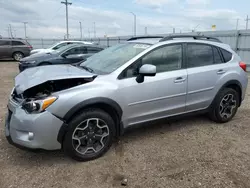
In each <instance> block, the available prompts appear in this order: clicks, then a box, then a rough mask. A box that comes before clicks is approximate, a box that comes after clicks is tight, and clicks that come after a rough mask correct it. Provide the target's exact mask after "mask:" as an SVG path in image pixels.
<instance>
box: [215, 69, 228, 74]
mask: <svg viewBox="0 0 250 188" xmlns="http://www.w3.org/2000/svg"><path fill="white" fill-rule="evenodd" d="M225 72H226V71H225V70H223V69H220V70H218V71H217V74H224V73H225Z"/></svg>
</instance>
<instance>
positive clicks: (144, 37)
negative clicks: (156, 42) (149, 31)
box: [127, 36, 164, 41]
mask: <svg viewBox="0 0 250 188" xmlns="http://www.w3.org/2000/svg"><path fill="white" fill-rule="evenodd" d="M150 38H151V39H153V38H159V39H160V38H164V37H163V36H139V37H132V38H130V39H128V40H127V41H132V40H138V39H150Z"/></svg>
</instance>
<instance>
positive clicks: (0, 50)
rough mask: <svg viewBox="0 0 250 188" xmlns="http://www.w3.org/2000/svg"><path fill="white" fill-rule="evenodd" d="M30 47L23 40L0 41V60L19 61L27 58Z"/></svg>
mask: <svg viewBox="0 0 250 188" xmlns="http://www.w3.org/2000/svg"><path fill="white" fill-rule="evenodd" d="M32 49H33V48H32V46H31V45H30V44H29V43H28V42H27V41H26V40H23V39H0V59H9V58H13V59H14V60H16V61H20V60H21V59H22V58H23V57H26V56H29V55H30V51H31V50H32Z"/></svg>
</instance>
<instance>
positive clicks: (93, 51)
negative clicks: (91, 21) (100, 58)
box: [88, 47, 101, 54]
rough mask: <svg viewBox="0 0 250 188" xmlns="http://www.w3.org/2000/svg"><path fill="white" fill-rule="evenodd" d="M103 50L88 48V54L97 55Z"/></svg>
mask: <svg viewBox="0 0 250 188" xmlns="http://www.w3.org/2000/svg"><path fill="white" fill-rule="evenodd" d="M100 51H101V49H100V48H94V47H88V53H90V54H91V53H97V52H100Z"/></svg>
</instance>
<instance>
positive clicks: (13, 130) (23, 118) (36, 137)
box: [5, 98, 63, 150]
mask: <svg viewBox="0 0 250 188" xmlns="http://www.w3.org/2000/svg"><path fill="white" fill-rule="evenodd" d="M62 124H63V121H61V120H60V119H58V118H57V117H55V116H54V115H52V114H51V113H50V112H48V111H44V112H42V113H38V114H28V113H27V112H26V111H25V110H23V109H22V107H21V105H20V104H18V103H17V102H16V101H15V100H13V99H12V98H10V99H9V103H8V113H7V116H6V121H5V136H6V137H7V140H8V141H9V142H10V144H13V145H15V146H22V147H25V148H30V149H45V150H57V149H60V148H61V144H60V143H59V142H58V141H57V136H58V132H59V130H60V128H61V126H62Z"/></svg>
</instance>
